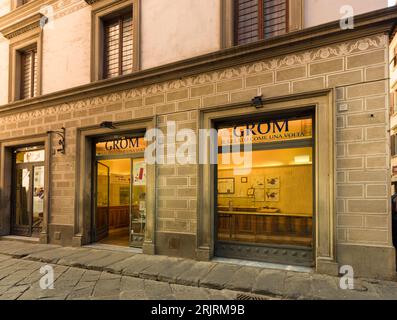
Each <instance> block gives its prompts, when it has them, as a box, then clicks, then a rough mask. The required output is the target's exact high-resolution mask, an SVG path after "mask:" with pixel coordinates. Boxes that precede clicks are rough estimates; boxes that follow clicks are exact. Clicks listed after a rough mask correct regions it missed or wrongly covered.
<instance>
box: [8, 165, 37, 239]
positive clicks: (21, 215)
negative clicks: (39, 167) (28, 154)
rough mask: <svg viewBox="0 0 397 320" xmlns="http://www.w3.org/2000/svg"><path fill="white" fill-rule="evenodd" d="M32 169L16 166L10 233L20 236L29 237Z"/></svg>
mask: <svg viewBox="0 0 397 320" xmlns="http://www.w3.org/2000/svg"><path fill="white" fill-rule="evenodd" d="M31 177H32V167H31V166H18V167H17V168H16V177H15V208H14V217H13V218H14V219H13V220H14V221H13V225H12V233H13V234H15V235H20V236H28V237H29V236H31V234H32V233H31V228H30V225H31V222H32V218H31V216H32V202H31V201H30V199H31V197H32V183H31V182H32V180H31Z"/></svg>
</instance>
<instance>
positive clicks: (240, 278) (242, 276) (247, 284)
mask: <svg viewBox="0 0 397 320" xmlns="http://www.w3.org/2000/svg"><path fill="white" fill-rule="evenodd" d="M259 273H260V270H259V269H258V268H253V267H241V268H240V269H239V270H237V271H236V272H235V273H234V275H233V276H232V277H231V278H230V279H229V281H228V282H226V284H225V288H226V289H230V290H237V291H248V292H250V291H251V290H252V287H253V285H254V284H255V281H256V278H257V277H258V275H259Z"/></svg>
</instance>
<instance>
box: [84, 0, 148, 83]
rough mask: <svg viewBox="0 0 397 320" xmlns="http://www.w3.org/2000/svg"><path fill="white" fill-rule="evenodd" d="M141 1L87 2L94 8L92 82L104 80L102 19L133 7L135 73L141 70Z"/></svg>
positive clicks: (103, 0) (96, 0)
mask: <svg viewBox="0 0 397 320" xmlns="http://www.w3.org/2000/svg"><path fill="white" fill-rule="evenodd" d="M140 1H141V0H120V1H117V2H115V1H113V0H101V1H98V0H86V2H87V3H89V4H90V5H91V6H92V13H91V81H92V82H94V81H99V80H105V79H104V78H103V32H102V19H103V18H104V17H106V16H108V15H111V14H114V13H117V12H118V11H122V10H125V9H126V8H128V7H131V8H132V10H133V14H132V23H133V27H134V30H133V48H134V50H133V66H134V67H133V72H135V71H139V70H140V10H141V9H140V8H141V6H140Z"/></svg>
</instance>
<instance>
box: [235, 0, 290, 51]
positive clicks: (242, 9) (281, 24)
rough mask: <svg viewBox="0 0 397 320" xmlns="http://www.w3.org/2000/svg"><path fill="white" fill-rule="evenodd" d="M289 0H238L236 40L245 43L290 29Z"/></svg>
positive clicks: (273, 35) (277, 34)
mask: <svg viewBox="0 0 397 320" xmlns="http://www.w3.org/2000/svg"><path fill="white" fill-rule="evenodd" d="M288 3H289V0H238V1H237V2H236V9H235V21H236V28H235V34H236V36H235V40H236V43H237V44H245V43H249V42H253V41H257V40H260V39H270V38H272V37H275V36H279V35H282V34H284V33H286V32H287V30H288Z"/></svg>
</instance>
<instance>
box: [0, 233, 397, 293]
mask: <svg viewBox="0 0 397 320" xmlns="http://www.w3.org/2000/svg"><path fill="white" fill-rule="evenodd" d="M0 254H3V255H8V256H12V257H13V258H17V259H23V260H30V261H38V262H42V263H48V264H55V265H61V266H68V267H75V268H81V269H87V270H96V271H101V272H108V273H113V274H117V275H122V276H130V277H135V278H141V279H148V280H155V281H159V282H165V283H169V284H180V285H185V286H192V287H203V288H209V289H216V290H231V291H238V292H244V293H247V294H248V295H250V294H251V295H263V296H267V297H273V298H282V299H306V300H309V299H316V300H340V299H343V300H346V299H350V300H357V299H393V300H394V299H396V300H397V283H395V282H390V281H378V280H368V279H355V283H354V285H355V289H354V290H342V289H340V288H339V282H340V279H339V278H337V277H331V276H326V275H320V274H316V273H312V272H311V273H307V272H294V271H290V270H271V269H265V268H261V267H258V266H246V265H237V264H231V263H225V262H223V261H211V262H204V261H194V260H189V259H182V258H173V257H166V256H151V255H145V254H141V253H134V252H123V251H113V250H109V249H97V248H95V249H94V248H87V247H82V248H70V247H61V246H56V245H43V244H27V243H22V242H16V241H6V240H0Z"/></svg>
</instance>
